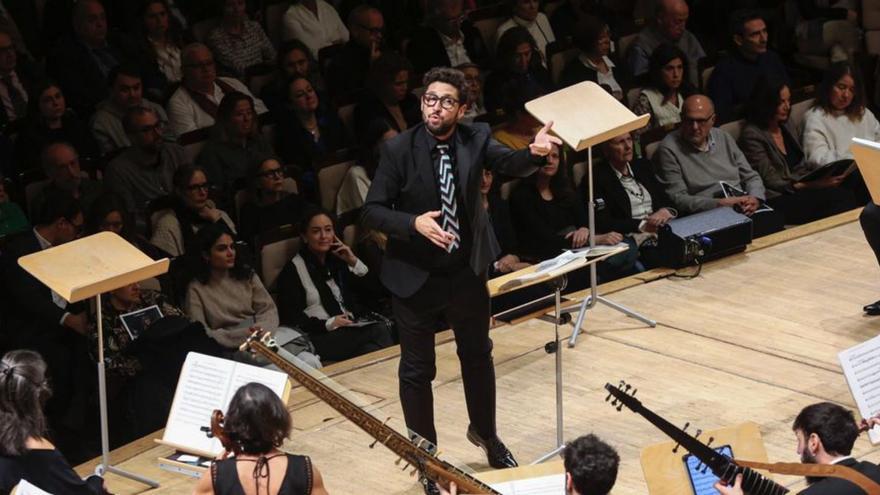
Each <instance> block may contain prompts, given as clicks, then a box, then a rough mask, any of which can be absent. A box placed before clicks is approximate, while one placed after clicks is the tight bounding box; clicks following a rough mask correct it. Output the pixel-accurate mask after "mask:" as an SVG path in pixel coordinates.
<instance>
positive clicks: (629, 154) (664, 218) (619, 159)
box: [580, 133, 678, 268]
mask: <svg viewBox="0 0 880 495" xmlns="http://www.w3.org/2000/svg"><path fill="white" fill-rule="evenodd" d="M601 150H602V155H603V156H604V157H605V159H606V160H607V161H606V162H604V163H596V164H595V165H593V197H594V198H595V199H596V201H597V202H598V201H600V200H601V201H602V202H603V203H604V206H603V207H602V208H599V209H598V210H597V211H596V229H598V230H600V231H603V232H609V231H614V232H620V233H621V234H623V235H624V236H627V237H630V238H631V239H632V240H633V242H634V244H635V245H637V246H639V254H640V256H639V258H640V261H641V262H642V265H644V266H645V267H646V268H654V267H656V266H658V264H659V259H658V254H657V252H656V250H655V249H654V248H655V247H656V246H657V242H656V240H657V232H658V231H659V230H660V228H661V227H663V226H664V225H666V223H667V222H669V221H670V220H672V219H673V218H675V217H676V216H677V215H678V212H676V211H675V209H674V208H672V202H671V201H670V200H669V197H668V196H666V192H664V191H663V187H662V186H661V185H660V183H658V182H657V178H656V177H655V176H654V171H653V168H652V166H651V162H649V161H648V160H647V159H645V158H639V159H633V138H632V136H631V135H630V134H629V133H626V134H622V135H620V136H617V137H614V138H611V139H609V140H608V141H605V142H604V143H602V145H601ZM586 182H587V181H583V182H582V183H581V188H580V189H581V190H580V195H581V197H582V198H584V201H589V191H588V190H587V184H586Z"/></svg>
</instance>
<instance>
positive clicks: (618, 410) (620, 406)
mask: <svg viewBox="0 0 880 495" xmlns="http://www.w3.org/2000/svg"><path fill="white" fill-rule="evenodd" d="M622 410H623V402H621V403H619V404H617V412H620V411H622Z"/></svg>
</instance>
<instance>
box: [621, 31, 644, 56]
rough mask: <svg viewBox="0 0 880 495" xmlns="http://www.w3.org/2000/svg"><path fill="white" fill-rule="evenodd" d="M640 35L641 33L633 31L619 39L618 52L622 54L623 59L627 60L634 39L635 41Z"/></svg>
mask: <svg viewBox="0 0 880 495" xmlns="http://www.w3.org/2000/svg"><path fill="white" fill-rule="evenodd" d="M638 36H639V33H633V34H628V35H626V36H621V37H620V39H619V40H617V53H619V54H620V58H621V60H626V57H627V55H628V53H627V52H628V51H629V47H630V46H632V44H633V41H635V40H636V38H637V37H638Z"/></svg>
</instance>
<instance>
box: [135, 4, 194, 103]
mask: <svg viewBox="0 0 880 495" xmlns="http://www.w3.org/2000/svg"><path fill="white" fill-rule="evenodd" d="M137 14H138V17H137V19H136V22H135V27H134V31H135V37H136V40H137V42H138V43H139V44H140V52H141V53H142V54H144V55H145V56H146V58H147V62H149V63H150V64H152V65H154V66H156V68H158V70H159V72H160V73H161V74H162V75H163V76H164V78H165V81H166V82H168V83H170V84H177V83H179V82H180V80H181V79H183V67H182V62H181V58H180V56H181V52H182V50H183V47H184V35H183V26H182V25H181V24H180V21H179V20H178V18H177V17H176V16H174V15H173V14H172V12H171V9H170V8H169V4H168V0H146V1H144V2H143V3H142V4H141V8H140V9H139V10H138V12H137ZM163 96H164V95H163Z"/></svg>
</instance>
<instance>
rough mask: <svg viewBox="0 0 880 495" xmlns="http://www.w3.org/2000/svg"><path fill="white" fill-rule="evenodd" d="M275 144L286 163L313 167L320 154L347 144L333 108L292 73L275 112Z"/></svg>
mask: <svg viewBox="0 0 880 495" xmlns="http://www.w3.org/2000/svg"><path fill="white" fill-rule="evenodd" d="M276 123H277V128H276V132H275V145H276V148H277V149H278V154H279V155H280V156H281V159H282V160H283V161H284V163H285V164H288V165H289V164H293V165H297V166H298V167H299V168H300V169H301V170H303V171H306V170H314V169H315V168H316V167H315V166H316V165H317V163H316V162H318V161H319V160H320V159H321V158H322V157H323V156H325V155H327V154H329V153H332V152H334V151H338V150H340V149H342V148H345V147H346V146H347V145H348V142H347V139H346V136H345V127H344V126H343V125H342V121H341V120H339V116H338V115H337V114H336V111H335V110H334V109H333V108H331V107H330V106H328V105H326V104H324V102H323V101H322V100H321V99H320V98H319V97H318V93H317V91H315V89H314V87H313V86H312V83H311V82H310V81H309V80H308V79H307V78H306V77H304V76H300V75H294V76H293V77H291V78H290V79H288V81H287V95H286V98H285V105H284V109H283V110H281V111H279V112H278V113H277V119H276Z"/></svg>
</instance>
